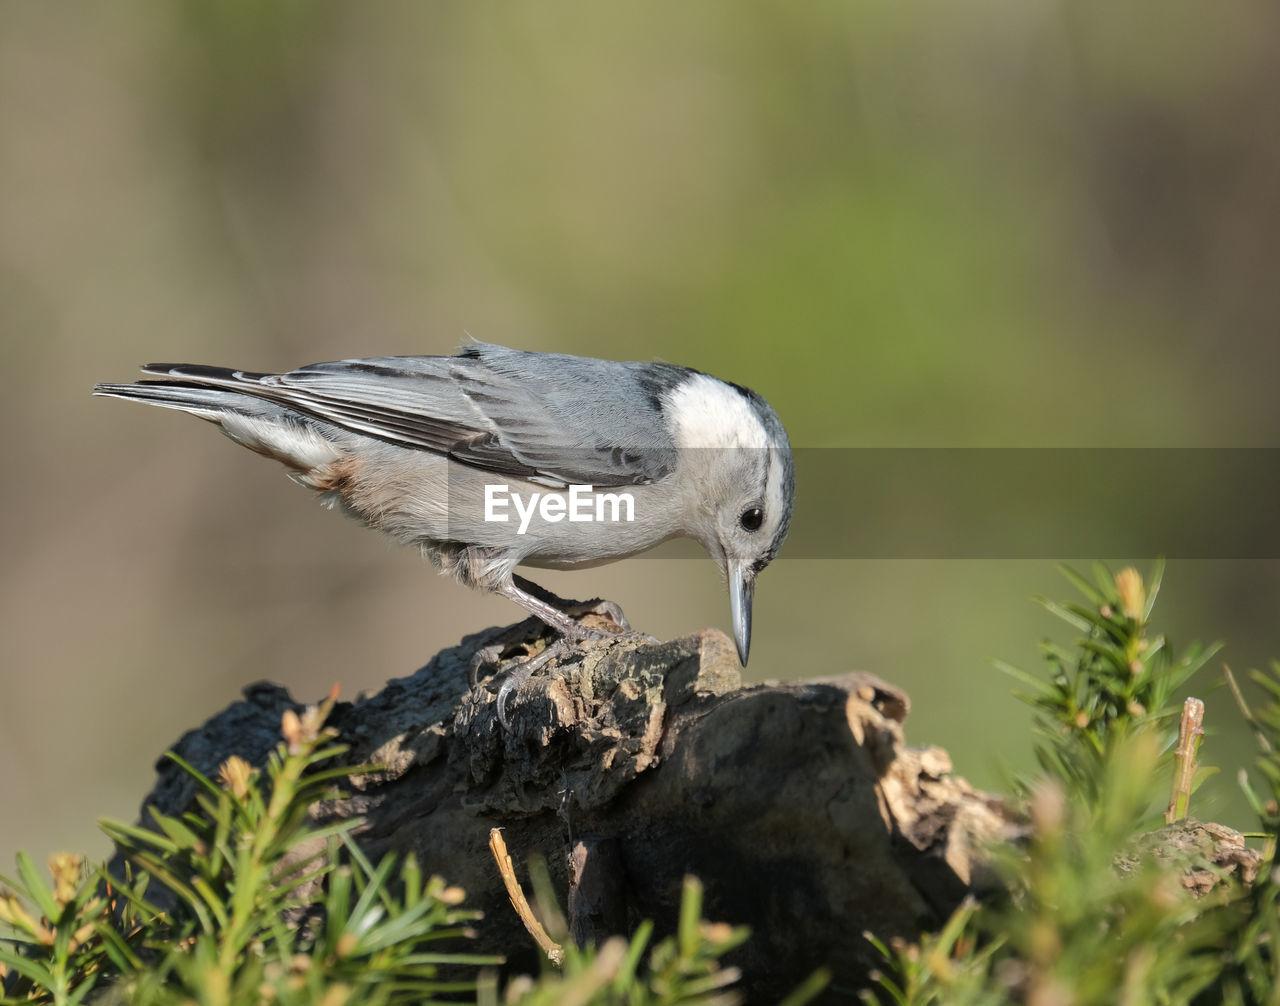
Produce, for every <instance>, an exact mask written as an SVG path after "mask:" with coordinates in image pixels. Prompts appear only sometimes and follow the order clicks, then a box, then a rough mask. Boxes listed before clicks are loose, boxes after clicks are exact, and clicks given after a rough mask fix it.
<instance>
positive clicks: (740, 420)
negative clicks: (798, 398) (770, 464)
mask: <svg viewBox="0 0 1280 1006" xmlns="http://www.w3.org/2000/svg"><path fill="white" fill-rule="evenodd" d="M667 415H668V416H669V417H670V420H671V433H672V439H674V440H675V443H676V446H677V447H678V448H681V449H684V448H699V447H711V448H731V449H738V448H752V449H757V450H760V449H763V448H766V447H768V446H769V435H768V433H766V432H765V428H764V424H762V423H761V422H760V418H759V417H758V416H757V415H756V413H755V410H754V409H753V408H752V407H751V403H750V402H749V401H748V400H747V399H746V398H745V397H744V396H743V395H741V394H740V393H739V392H738V391H736V390H735V389H734V388H731V387H730V386H729V385H727V384H725V383H724V382H723V381H717V380H716V379H715V378H714V377H708V376H707V375H706V374H698V375H696V376H694V377H693V378H691V379H690V380H688V381H685V382H684V383H683V384H681V385H680V386H679V387H678V388H676V389H675V390H674V391H673V392H672V393H671V396H670V398H669V399H668V404H667Z"/></svg>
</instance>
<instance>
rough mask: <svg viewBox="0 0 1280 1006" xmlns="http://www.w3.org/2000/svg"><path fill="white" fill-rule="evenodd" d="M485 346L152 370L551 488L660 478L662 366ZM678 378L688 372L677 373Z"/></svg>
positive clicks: (664, 466)
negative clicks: (279, 368)
mask: <svg viewBox="0 0 1280 1006" xmlns="http://www.w3.org/2000/svg"><path fill="white" fill-rule="evenodd" d="M655 366H657V367H662V368H667V367H668V365H650V364H628V363H612V362H608V361H604V360H593V359H589V358H585V357H575V356H562V355H556V354H548V353H526V352H521V351H519V350H511V349H505V348H503V347H500V346H489V345H484V344H477V345H473V346H469V347H467V349H465V350H464V351H463V352H462V353H461V354H459V355H458V356H409V357H378V358H370V359H360V360H341V361H337V362H334V363H319V364H313V365H310V366H306V367H301V368H299V369H297V370H293V371H290V372H289V373H286V374H278V375H275V374H250V373H244V372H240V371H235V372H232V371H226V370H222V369H220V368H204V367H191V366H182V365H168V364H151V365H148V366H147V367H146V368H144V369H145V370H146V371H147V372H148V373H151V374H158V375H163V376H166V377H169V378H170V379H177V380H180V381H192V382H195V383H199V384H202V385H215V386H219V387H224V388H227V389H228V390H234V391H236V392H239V393H241V394H249V395H253V396H255V397H259V398H264V399H267V400H269V401H274V402H278V403H280V404H283V405H287V406H289V407H291V408H294V409H297V410H298V411H299V412H302V413H304V414H307V415H311V416H314V417H316V418H318V419H322V420H324V421H327V422H330V423H333V424H334V425H336V426H340V427H343V428H345V429H348V430H352V431H354V432H357V433H363V434H367V435H369V436H374V437H377V438H379V439H382V440H386V441H389V442H391V443H395V444H400V445H402V446H405V447H412V448H418V449H423V450H429V451H433V452H437V453H442V454H448V455H449V456H450V457H453V458H455V459H456V460H458V461H460V462H462V463H464V464H468V465H471V466H473V467H476V468H480V469H484V470H486V471H492V472H494V473H497V474H502V475H509V476H519V477H522V478H535V479H537V480H538V481H541V482H547V483H551V484H561V485H563V484H571V483H577V484H591V485H597V486H622V485H637V484H644V483H649V482H655V481H657V480H658V479H661V478H662V477H663V476H665V475H666V474H668V473H669V472H670V471H672V470H673V469H674V467H675V449H674V447H673V445H672V444H671V440H670V436H669V434H668V433H667V430H666V425H665V423H664V422H663V420H662V414H661V411H660V408H659V403H658V399H657V396H656V395H655V394H653V393H652V392H651V391H648V390H646V385H645V380H646V377H647V376H648V375H649V374H650V370H651V368H652V367H655ZM669 369H670V370H671V371H672V372H673V373H672V374H670V375H665V376H666V379H667V380H668V381H671V380H675V379H677V378H678V377H679V376H680V375H683V374H687V373H688V372H687V371H683V370H682V369H681V368H675V367H670V368H669Z"/></svg>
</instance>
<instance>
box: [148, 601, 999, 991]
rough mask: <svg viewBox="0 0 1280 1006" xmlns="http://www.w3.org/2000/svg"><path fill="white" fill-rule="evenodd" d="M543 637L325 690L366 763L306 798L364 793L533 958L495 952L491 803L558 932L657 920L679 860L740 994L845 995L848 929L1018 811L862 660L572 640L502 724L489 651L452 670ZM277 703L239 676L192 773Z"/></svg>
mask: <svg viewBox="0 0 1280 1006" xmlns="http://www.w3.org/2000/svg"><path fill="white" fill-rule="evenodd" d="M546 641H547V635H546V632H545V630H543V629H542V627H541V626H540V624H538V623H535V622H532V621H526V622H522V623H519V624H518V625H514V626H510V627H507V628H501V629H491V630H488V631H486V632H482V633H479V634H477V635H474V636H469V637H467V638H466V639H465V640H464V641H463V642H462V644H461V645H459V646H457V647H454V648H452V649H448V650H445V651H443V652H441V653H440V654H438V655H437V656H436V657H435V658H434V659H433V660H432V661H431V662H430V663H429V664H427V666H425V667H423V668H422V669H421V670H419V671H418V672H417V673H415V674H413V675H412V676H410V677H407V678H401V679H398V680H394V681H391V682H389V683H388V684H387V685H386V687H385V688H384V689H383V690H382V691H380V692H378V693H377V694H374V695H370V696H366V697H362V698H360V699H358V700H356V701H354V702H351V703H339V704H338V706H337V707H336V708H335V709H334V711H333V714H332V716H331V717H330V720H329V723H330V725H331V726H334V727H336V728H337V729H338V731H339V732H340V739H341V740H342V741H343V742H344V743H346V744H348V745H350V747H351V750H350V753H349V755H348V757H349V758H350V760H351V763H352V764H358V763H362V762H363V763H369V762H372V763H378V764H380V765H382V766H385V768H384V769H383V770H382V771H379V772H376V773H371V774H366V775H362V776H359V777H356V778H355V779H353V781H352V785H351V787H349V790H350V794H351V795H350V796H349V798H348V799H345V800H342V801H340V802H339V803H337V804H335V805H325V806H324V807H323V808H320V809H319V813H321V814H323V815H324V816H325V817H326V819H331V818H332V817H334V816H344V817H345V816H353V815H358V816H360V817H363V818H364V819H365V822H366V823H365V825H364V827H363V828H362V830H361V831H360V833H359V839H360V841H361V843H362V844H363V845H364V846H365V847H366V848H367V849H368V851H369V852H370V853H371V854H373V855H375V856H376V855H380V854H381V853H383V852H385V851H387V850H391V849H395V850H399V851H402V852H404V851H409V850H412V851H414V852H415V853H416V854H417V855H418V857H419V859H420V861H421V862H422V863H423V866H424V869H426V870H428V871H430V872H434V873H439V874H441V875H442V876H444V877H446V878H447V879H448V880H449V881H450V882H451V883H455V884H460V885H461V886H463V887H464V888H465V889H466V890H467V892H468V894H469V902H470V903H471V904H472V905H474V906H475V907H478V908H481V909H483V911H484V912H485V921H484V922H483V923H482V924H481V925H480V926H479V927H478V930H479V937H478V943H479V946H477V947H476V948H475V949H477V950H480V951H494V952H500V953H506V954H508V956H509V957H512V958H513V961H514V963H515V964H516V965H517V966H519V965H524V966H526V967H528V968H530V969H532V968H533V967H534V966H535V965H534V962H533V956H532V951H531V952H530V954H529V955H528V956H527V957H526V958H525V959H524V960H520V959H519V954H518V953H517V954H513V951H518V950H519V949H520V948H524V947H530V946H531V942H530V940H529V938H528V936H527V934H526V933H525V932H524V930H523V928H522V926H521V924H520V922H519V921H518V919H517V918H516V916H515V913H514V912H513V911H512V910H511V907H510V905H509V904H508V902H507V896H506V894H505V891H504V888H503V885H502V882H501V879H500V877H499V875H498V872H497V870H496V868H495V866H494V863H493V860H492V859H491V856H490V852H489V848H488V840H489V831H490V828H493V827H501V828H503V829H505V830H504V835H505V838H506V842H507V845H508V847H509V849H510V850H511V853H512V854H513V856H514V857H515V859H516V863H517V869H521V868H522V864H521V859H522V857H529V856H535V855H536V856H541V857H543V858H544V859H545V860H546V862H547V864H548V867H549V868H550V872H551V875H552V878H553V880H554V881H555V883H556V884H557V885H558V890H559V891H560V894H561V901H562V903H566V904H567V905H568V906H569V909H570V912H571V925H572V930H573V934H574V935H575V936H576V937H578V938H595V939H598V938H601V937H602V936H603V935H606V934H608V933H610V932H613V931H618V930H622V931H628V932H629V931H630V930H631V929H633V928H634V927H635V925H636V924H637V923H638V922H639V921H640V920H641V919H645V918H649V919H653V920H655V922H657V924H658V927H659V930H660V931H663V930H667V931H669V930H670V929H671V928H673V926H674V922H675V919H676V908H677V904H678V900H679V897H680V891H681V882H682V878H683V877H684V875H686V874H690V873H691V874H695V875H697V876H698V877H700V878H701V879H702V881H703V883H704V884H705V887H706V901H705V913H706V915H707V916H708V917H709V918H712V919H715V920H717V921H726V922H732V923H735V924H746V925H748V926H750V927H751V929H752V932H753V936H752V938H751V940H750V941H748V943H747V944H746V945H745V947H743V948H742V949H741V950H739V951H737V952H735V957H734V959H733V963H736V964H737V965H739V966H740V967H741V968H742V969H743V972H744V974H745V975H746V976H747V977H746V980H745V988H746V991H747V993H748V995H749V997H750V998H751V999H753V1000H768V999H770V998H773V997H776V996H777V995H778V994H780V993H782V992H785V991H787V990H789V989H790V988H792V987H794V985H795V984H797V983H798V982H799V981H801V980H802V979H803V978H805V977H806V976H807V975H808V974H809V973H810V972H811V971H812V970H813V969H814V968H816V967H818V966H819V965H823V964H825V965H827V966H829V967H830V968H831V969H832V970H833V972H834V974H835V981H834V984H833V986H832V989H831V991H830V993H829V994H830V996H831V997H832V998H833V999H837V1000H838V999H840V998H842V993H844V994H847V995H848V997H849V998H852V997H853V995H854V992H855V990H856V989H857V988H858V987H860V986H862V985H863V984H865V982H866V977H867V974H868V971H869V970H870V969H871V968H872V967H874V966H875V965H876V964H877V963H878V962H877V960H876V955H875V953H874V951H873V949H872V948H871V947H870V946H869V945H868V944H867V942H866V941H865V939H864V938H863V936H862V933H863V932H864V931H866V930H870V931H871V932H874V933H875V934H876V935H877V936H879V937H881V938H882V939H889V938H892V937H903V938H907V939H912V938H914V937H915V936H917V934H918V933H919V932H920V931H921V930H922V929H924V928H928V927H930V926H934V925H936V924H938V923H939V922H940V921H942V920H943V919H945V917H946V916H947V915H948V914H949V913H950V912H951V910H952V909H954V908H955V907H956V905H957V904H958V903H959V902H960V901H961V899H962V898H963V897H964V896H965V895H966V894H967V893H968V892H970V891H971V890H972V889H974V887H975V886H977V887H981V886H982V884H983V878H984V866H983V856H982V852H981V849H982V847H983V844H984V843H986V842H989V841H1007V840H1009V839H1010V838H1011V837H1012V836H1014V835H1015V834H1017V833H1020V832H1021V830H1022V826H1021V825H1020V824H1019V823H1018V821H1017V820H1016V815H1015V814H1014V813H1013V812H1011V811H1010V810H1009V809H1007V808H1006V807H1005V805H1004V804H1003V803H1002V802H1001V800H999V799H998V798H996V797H993V796H990V795H987V794H984V793H980V792H977V791H975V790H974V789H973V788H972V787H971V786H969V785H968V784H967V783H966V782H965V781H964V780H963V779H961V778H959V777H957V776H954V775H952V774H951V762H950V759H949V758H948V756H947V754H946V753H945V752H944V751H942V750H941V749H938V748H910V747H907V746H906V744H905V743H904V739H903V730H902V724H903V720H904V719H905V717H906V715H907V711H908V708H909V702H908V699H907V696H906V695H905V694H904V693H903V692H902V691H901V690H899V689H897V688H895V687H894V686H892V685H890V684H887V683H885V682H884V681H881V680H880V679H878V678H876V677H874V676H872V675H870V674H862V673H850V674H845V675H841V676H838V677H832V678H824V679H818V680H805V681H793V682H784V683H768V684H761V685H751V686H746V687H744V686H743V685H742V682H741V678H740V674H739V669H738V662H737V658H736V656H735V653H734V648H733V645H732V643H731V642H730V641H729V640H728V639H727V638H726V637H725V636H724V635H722V634H721V633H719V632H715V631H706V632H703V633H701V634H699V635H695V636H690V637H687V638H684V639H678V640H675V641H673V642H667V643H657V642H654V641H652V640H649V639H646V638H645V637H642V636H638V635H625V636H619V637H617V638H614V639H609V640H605V641H601V642H588V643H584V644H581V645H580V646H577V647H576V648H574V649H572V650H571V651H570V652H569V653H568V654H567V655H566V656H565V657H563V658H562V659H561V660H560V661H559V662H558V666H553V667H552V668H550V669H548V670H547V671H545V672H540V673H539V674H537V675H535V676H534V677H533V678H532V679H531V680H530V681H529V682H528V684H527V685H525V686H524V688H523V689H522V690H521V691H520V692H519V693H518V695H517V696H516V697H515V698H514V701H512V703H511V705H510V708H509V713H510V726H509V729H504V728H503V727H502V726H501V725H500V724H499V722H498V719H497V715H496V701H495V700H496V690H497V686H498V685H499V684H500V683H501V680H502V675H501V673H498V674H493V675H492V676H491V677H490V678H488V679H487V680H482V682H481V684H480V685H479V686H477V687H474V688H470V687H469V686H468V677H469V670H470V669H471V668H472V667H473V665H479V664H481V663H482V662H483V661H484V660H485V658H486V657H489V658H491V659H492V658H494V657H500V658H502V659H504V660H509V659H510V658H512V657H513V656H515V655H519V654H521V653H525V652H533V651H535V650H537V649H538V648H539V647H541V646H542V645H544V644H545V643H546ZM508 669H509V666H503V667H502V668H501V671H502V673H505V672H506V671H507V670H508ZM481 670H482V671H489V672H493V671H495V670H498V667H497V666H496V665H493V664H490V665H485V666H482V667H481ZM288 708H292V709H295V710H296V709H299V708H300V706H299V704H298V703H296V702H294V701H293V700H292V699H291V698H290V697H289V695H288V694H287V692H285V691H284V689H282V688H279V687H277V686H273V685H265V684H259V685H254V686H251V687H249V688H247V689H246V690H245V698H244V700H243V701H241V702H237V703H235V704H233V705H232V706H230V707H229V708H228V709H226V710H224V711H223V712H222V713H220V714H218V715H217V716H215V717H214V718H213V719H211V720H210V721H209V722H208V723H206V724H205V725H204V726H202V727H200V728H199V729H197V730H193V731H191V732H190V733H188V734H187V735H186V736H184V737H183V738H182V739H181V741H179V743H178V744H177V745H176V747H175V750H176V751H177V752H178V753H179V754H180V755H181V756H182V757H183V758H185V759H186V760H187V761H189V762H191V763H193V764H194V765H195V766H196V767H197V768H199V769H201V770H202V771H204V772H206V773H209V774H212V773H215V772H216V771H217V767H218V765H219V764H220V763H221V762H222V761H223V760H224V759H225V758H226V757H228V756H229V755H231V754H239V755H240V756H241V757H244V758H246V759H247V760H249V761H250V762H251V763H254V764H257V765H262V764H264V762H265V758H266V755H267V754H268V752H269V751H270V750H271V748H272V747H273V746H274V744H275V743H276V742H277V740H278V738H279V725H280V717H281V714H282V713H283V712H284V710H285V709H288ZM158 771H159V774H160V779H159V781H158V782H157V784H156V787H155V789H154V790H153V791H152V793H151V795H150V796H148V798H147V801H146V802H147V803H154V804H156V805H158V806H159V807H160V809H162V810H165V811H167V812H170V813H174V812H177V811H179V810H181V809H182V808H183V807H184V806H186V805H187V803H188V802H189V801H190V799H191V797H192V796H193V793H194V787H193V785H192V783H191V782H190V780H189V779H188V777H186V776H185V775H184V774H183V773H182V772H181V771H180V770H179V769H178V768H177V767H176V766H175V765H173V764H172V763H171V762H169V761H167V760H161V762H160V763H159V765H158ZM146 818H147V815H146V813H145V805H144V814H143V819H144V820H146Z"/></svg>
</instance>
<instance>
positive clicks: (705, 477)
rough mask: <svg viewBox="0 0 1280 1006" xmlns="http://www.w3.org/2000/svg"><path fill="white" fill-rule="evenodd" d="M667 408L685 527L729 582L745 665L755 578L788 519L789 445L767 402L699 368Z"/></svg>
mask: <svg viewBox="0 0 1280 1006" xmlns="http://www.w3.org/2000/svg"><path fill="white" fill-rule="evenodd" d="M666 411H667V419H668V424H669V426H670V427H671V430H672V435H673V439H674V440H675V443H676V445H677V446H678V447H679V449H680V460H679V463H678V466H677V477H678V478H679V479H680V482H681V491H682V492H683V493H685V494H687V505H686V507H685V512H686V514H687V520H688V521H689V526H688V528H687V532H688V534H689V535H690V536H691V537H693V538H694V539H696V540H697V541H699V542H700V543H701V544H702V546H703V547H704V548H706V550H707V551H708V552H709V553H710V554H711V557H712V558H713V559H715V561H716V563H717V564H718V565H719V566H720V568H721V570H723V571H724V574H725V577H726V579H727V580H728V583H729V605H730V610H731V613H732V617H733V637H734V642H735V643H736V644H737V647H738V658H739V659H740V660H741V661H742V664H743V666H744V667H745V666H746V663H747V656H748V654H749V653H750V650H751V602H752V598H753V596H754V593H755V584H756V577H757V576H759V575H760V571H761V570H763V569H764V568H765V566H767V565H769V563H770V562H771V561H772V560H773V557H774V556H775V555H776V554H777V552H778V549H779V548H781V547H782V542H783V539H785V538H786V536H787V529H788V528H789V527H790V525H791V508H792V501H793V497H794V493H795V465H794V462H793V460H792V457H791V445H790V443H789V442H788V440H787V433H786V430H785V429H783V426H782V422H781V420H779V419H778V416H777V414H776V413H775V412H774V411H773V409H772V408H771V407H770V406H769V403H768V402H766V401H765V400H764V399H763V398H761V397H760V396H759V395H757V394H756V393H755V392H754V391H751V390H749V389H747V388H742V387H739V386H738V385H735V384H726V383H725V382H723V381H719V380H716V379H715V378H713V377H708V376H707V375H705V374H696V375H694V376H692V377H691V378H690V379H689V380H688V381H686V382H684V383H682V384H680V385H678V386H677V387H676V388H674V389H673V391H672V393H671V395H670V398H669V400H668V402H667V409H666Z"/></svg>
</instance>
